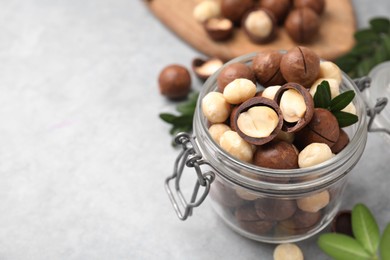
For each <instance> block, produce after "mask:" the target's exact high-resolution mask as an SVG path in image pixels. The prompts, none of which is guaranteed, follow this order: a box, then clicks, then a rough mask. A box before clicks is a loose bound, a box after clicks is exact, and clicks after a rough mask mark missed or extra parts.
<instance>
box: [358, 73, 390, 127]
mask: <svg viewBox="0 0 390 260" xmlns="http://www.w3.org/2000/svg"><path fill="white" fill-rule="evenodd" d="M354 82H355V84H356V85H357V87H358V88H359V90H360V92H363V91H364V90H365V89H366V88H368V87H370V86H371V78H370V77H367V76H366V77H362V78H358V79H354ZM387 103H388V99H387V97H381V98H378V99H377V100H376V103H375V106H374V107H369V106H367V116H369V117H370V119H369V121H368V124H367V130H368V131H369V132H383V133H385V134H388V135H390V130H389V129H386V128H374V127H373V122H374V119H375V117H376V115H378V114H379V113H380V112H382V110H383V109H384V108H385V107H386V105H387Z"/></svg>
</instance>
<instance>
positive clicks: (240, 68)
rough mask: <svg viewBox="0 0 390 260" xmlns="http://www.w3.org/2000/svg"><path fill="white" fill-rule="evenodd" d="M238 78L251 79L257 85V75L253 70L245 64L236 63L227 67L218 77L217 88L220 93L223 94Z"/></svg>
mask: <svg viewBox="0 0 390 260" xmlns="http://www.w3.org/2000/svg"><path fill="white" fill-rule="evenodd" d="M238 78H245V79H249V80H250V81H252V82H253V83H256V79H255V74H254V73H253V71H252V69H251V68H250V67H249V66H247V65H245V64H244V63H240V62H235V63H231V64H228V65H226V66H225V67H224V68H223V69H222V70H221V72H220V73H219V75H218V78H217V86H218V90H219V91H220V92H223V90H224V89H225V87H226V85H227V84H229V83H230V82H232V81H233V80H235V79H238Z"/></svg>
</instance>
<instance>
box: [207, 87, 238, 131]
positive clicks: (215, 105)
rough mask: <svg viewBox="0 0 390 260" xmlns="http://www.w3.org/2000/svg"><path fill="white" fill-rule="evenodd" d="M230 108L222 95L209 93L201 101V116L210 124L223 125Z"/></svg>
mask: <svg viewBox="0 0 390 260" xmlns="http://www.w3.org/2000/svg"><path fill="white" fill-rule="evenodd" d="M230 111H231V107H230V104H229V103H228V102H227V101H226V99H225V97H224V96H223V95H222V93H219V92H209V93H208V94H207V95H206V96H204V98H203V99H202V112H203V115H204V116H205V117H206V118H207V120H209V121H210V123H214V124H215V123H223V122H225V121H226V119H228V117H229V115H230Z"/></svg>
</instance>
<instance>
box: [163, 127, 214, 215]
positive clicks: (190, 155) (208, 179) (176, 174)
mask: <svg viewBox="0 0 390 260" xmlns="http://www.w3.org/2000/svg"><path fill="white" fill-rule="evenodd" d="M175 143H176V144H179V145H181V146H182V151H181V152H180V154H179V156H178V157H177V158H176V161H175V164H174V168H173V174H172V175H171V176H170V177H168V178H167V179H166V180H165V190H166V192H167V194H168V196H169V199H170V200H171V203H172V206H173V208H174V209H175V211H176V214H177V216H178V217H179V219H181V220H186V219H187V217H188V216H190V215H191V214H192V209H193V208H194V207H198V206H199V205H200V204H202V202H203V201H204V200H205V198H206V197H207V195H208V193H209V191H210V184H211V183H212V182H213V181H214V179H215V173H214V172H213V171H206V172H204V173H203V172H202V169H201V166H202V165H208V166H209V167H211V168H212V169H213V170H215V169H214V167H213V166H212V165H210V164H209V163H208V162H207V161H205V160H203V159H202V155H201V152H200V151H199V149H198V147H197V145H196V142H195V138H194V137H191V136H190V135H189V134H187V133H179V134H177V135H176V137H175ZM185 166H187V167H189V168H194V169H195V172H196V175H197V181H196V183H195V186H194V189H193V192H192V196H191V199H190V202H189V203H188V202H187V200H186V199H185V197H184V195H183V193H182V191H181V189H180V179H181V176H182V173H183V170H184V167H185ZM171 180H175V185H174V187H175V188H174V190H172V189H171V186H170V185H169V183H170V181H171ZM200 186H202V187H204V191H203V194H202V195H201V196H200V197H199V198H198V193H199V188H200ZM178 201H179V202H178Z"/></svg>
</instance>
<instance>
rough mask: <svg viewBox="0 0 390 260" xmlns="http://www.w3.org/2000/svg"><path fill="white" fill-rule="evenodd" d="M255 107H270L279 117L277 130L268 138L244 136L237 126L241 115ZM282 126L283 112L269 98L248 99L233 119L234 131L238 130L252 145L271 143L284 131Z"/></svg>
mask: <svg viewBox="0 0 390 260" xmlns="http://www.w3.org/2000/svg"><path fill="white" fill-rule="evenodd" d="M255 106H266V107H269V108H271V109H272V110H274V111H275V112H276V114H277V115H278V119H279V121H278V124H277V126H276V128H275V129H274V130H273V132H272V133H271V134H270V135H269V136H267V137H263V138H256V137H251V136H248V135H246V134H244V133H243V132H242V131H241V130H240V128H239V127H238V125H237V120H238V117H239V115H240V114H241V113H243V112H245V111H247V110H249V109H250V108H252V107H255ZM282 124H283V117H282V112H281V111H280V108H279V106H278V105H277V104H276V102H275V101H273V100H271V99H268V98H264V97H253V98H251V99H248V100H247V101H245V102H243V103H242V104H241V105H240V106H239V107H238V108H237V110H236V112H235V115H234V117H233V121H232V122H231V125H232V129H236V131H237V133H238V134H239V135H240V136H241V137H242V138H243V139H244V140H245V141H247V142H248V143H250V144H254V145H263V144H265V143H268V142H270V141H271V140H272V139H274V138H275V137H276V135H277V134H278V133H279V131H280V130H281V129H282Z"/></svg>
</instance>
